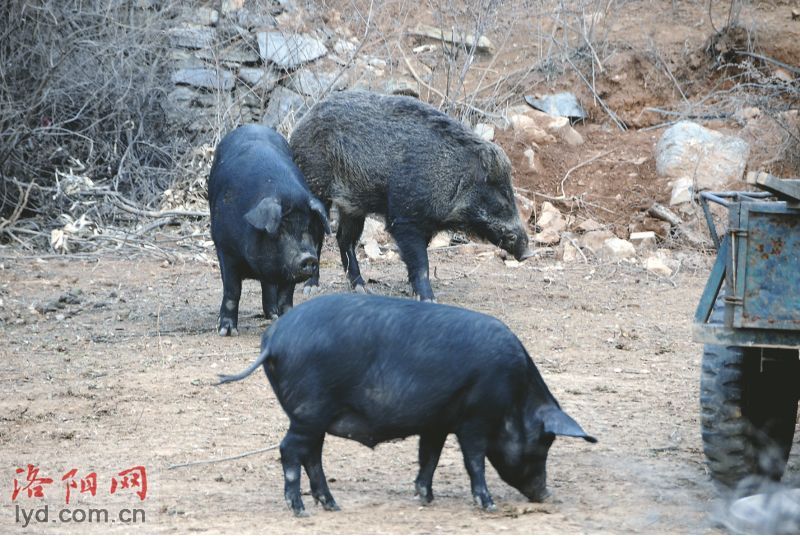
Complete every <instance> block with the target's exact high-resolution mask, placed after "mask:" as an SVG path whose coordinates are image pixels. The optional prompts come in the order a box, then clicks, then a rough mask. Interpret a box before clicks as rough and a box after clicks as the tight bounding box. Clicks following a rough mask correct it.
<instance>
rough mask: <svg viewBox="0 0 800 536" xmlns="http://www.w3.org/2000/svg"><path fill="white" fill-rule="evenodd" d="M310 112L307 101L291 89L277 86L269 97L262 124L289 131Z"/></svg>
mask: <svg viewBox="0 0 800 536" xmlns="http://www.w3.org/2000/svg"><path fill="white" fill-rule="evenodd" d="M308 110H309V107H308V105H307V104H306V101H305V99H304V98H303V96H302V95H298V94H297V93H295V92H294V91H292V90H291V89H288V88H285V87H283V86H275V89H273V90H272V93H270V96H269V102H268V103H267V109H266V111H265V112H264V116H263V117H262V118H261V123H262V124H264V125H267V126H270V127H273V128H278V127H282V128H283V129H287V128H288V127H289V126H292V125H294V124H295V123H296V122H297V120H298V119H300V118H301V117H302V116H303V114H305V113H306V112H307V111H308Z"/></svg>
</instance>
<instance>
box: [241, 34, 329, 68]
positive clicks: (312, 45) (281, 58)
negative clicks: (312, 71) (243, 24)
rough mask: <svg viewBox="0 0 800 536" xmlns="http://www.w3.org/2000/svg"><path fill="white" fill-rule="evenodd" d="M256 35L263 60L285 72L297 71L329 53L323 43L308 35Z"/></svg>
mask: <svg viewBox="0 0 800 536" xmlns="http://www.w3.org/2000/svg"><path fill="white" fill-rule="evenodd" d="M256 35H257V38H258V51H259V54H260V55H261V59H262V60H264V61H269V62H272V63H274V64H275V65H277V66H278V67H280V68H282V69H285V70H293V69H296V68H297V67H299V66H300V65H303V64H304V63H308V62H310V61H314V60H316V59H318V58H321V57H322V56H324V55H326V54H327V53H328V49H327V48H325V45H324V44H323V43H322V42H321V41H319V40H318V39H316V38H314V37H312V36H310V35H308V34H292V35H284V34H283V33H281V32H258V33H257V34H256Z"/></svg>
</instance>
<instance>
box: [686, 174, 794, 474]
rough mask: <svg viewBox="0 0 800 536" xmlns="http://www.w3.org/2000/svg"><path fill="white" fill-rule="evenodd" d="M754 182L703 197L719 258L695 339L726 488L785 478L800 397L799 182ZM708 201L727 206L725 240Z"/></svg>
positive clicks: (714, 459) (706, 427)
mask: <svg viewBox="0 0 800 536" xmlns="http://www.w3.org/2000/svg"><path fill="white" fill-rule="evenodd" d="M749 182H750V184H753V185H755V186H757V187H758V188H760V189H761V190H762V191H752V192H703V193H702V194H701V197H700V201H701V205H702V207H703V211H704V213H705V217H706V222H707V224H708V228H709V232H710V234H711V238H712V240H713V242H714V245H715V247H716V248H717V259H716V262H715V263H714V267H713V268H712V270H711V275H710V276H709V278H708V282H707V283H706V287H705V290H704V291H703V294H702V296H701V298H700V303H699V304H698V306H697V311H696V313H695V318H694V326H693V336H694V340H695V341H697V342H702V343H704V347H703V361H702V375H701V382H700V407H701V428H702V436H703V449H704V451H705V454H706V459H707V465H708V469H709V471H710V473H711V476H712V478H713V479H714V481H715V482H716V483H717V484H718V486H719V487H720V488H721V489H735V488H737V487H742V486H756V485H757V483H758V481H759V480H763V479H764V478H769V479H772V480H779V479H780V478H781V477H782V476H783V473H784V470H785V467H786V462H787V460H788V458H789V452H790V450H791V447H792V441H793V437H794V431H795V426H796V423H797V402H798V397H799V396H800V360H798V349H800V179H778V178H776V177H774V176H772V175H769V174H766V173H761V174H759V175H758V176H757V177H753V178H752V180H751V181H749ZM709 202H712V203H717V204H719V205H721V206H723V207H725V208H727V211H728V228H727V230H726V231H725V233H724V235H723V236H722V237H720V235H719V233H718V232H717V229H716V227H715V224H714V221H713V218H712V214H711V210H710V206H709ZM753 477H755V478H753Z"/></svg>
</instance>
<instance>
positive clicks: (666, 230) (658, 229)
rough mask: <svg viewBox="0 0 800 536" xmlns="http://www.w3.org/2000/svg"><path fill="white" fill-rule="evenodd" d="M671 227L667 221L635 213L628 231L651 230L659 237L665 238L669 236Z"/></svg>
mask: <svg viewBox="0 0 800 536" xmlns="http://www.w3.org/2000/svg"><path fill="white" fill-rule="evenodd" d="M671 227H672V226H671V225H670V224H669V222H666V221H663V220H659V219H656V218H651V217H649V216H645V215H643V214H637V215H636V216H635V217H634V221H633V222H631V224H630V225H629V226H628V233H639V232H643V231H653V232H654V233H655V234H656V236H657V237H658V238H659V239H661V240H666V239H668V238H669V236H670V229H671Z"/></svg>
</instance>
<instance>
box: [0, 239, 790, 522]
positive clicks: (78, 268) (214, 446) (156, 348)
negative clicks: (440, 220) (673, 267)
mask: <svg viewBox="0 0 800 536" xmlns="http://www.w3.org/2000/svg"><path fill="white" fill-rule="evenodd" d="M330 246H331V245H330V244H329V245H328V247H326V251H325V252H324V253H323V271H322V277H323V291H324V292H325V293H331V292H340V291H343V290H345V283H344V278H343V276H342V275H341V273H340V269H339V267H338V266H337V263H338V260H337V261H336V262H334V261H335V259H336V257H337V255H335V252H334V250H333V249H332V247H330ZM482 250H483V251H484V253H483V254H481V253H480V252H478V253H476V252H475V249H474V247H473V248H472V249H470V246H464V247H462V248H451V249H445V250H440V251H437V252H435V253H433V254H432V260H431V268H432V272H433V273H435V274H436V278H435V279H434V281H433V284H434V291H435V292H436V293H437V296H438V298H439V300H440V301H441V302H444V303H450V304H457V305H460V306H464V307H468V308H472V309H476V310H479V311H483V312H486V313H489V314H491V315H494V316H497V317H498V318H500V319H502V320H503V321H504V322H506V323H507V324H508V325H509V326H510V327H511V329H512V330H513V331H514V332H515V333H517V335H518V336H519V337H520V339H521V340H522V341H523V343H524V344H525V346H526V347H527V348H528V350H529V352H530V353H531V355H532V356H533V357H534V360H535V362H536V363H537V365H538V367H539V369H540V370H541V372H542V374H543V376H544V378H545V380H546V382H547V383H548V384H549V386H550V388H551V389H552V391H553V392H554V394H555V396H556V397H557V398H558V399H559V401H560V402H561V404H562V406H563V407H564V408H565V409H566V410H567V411H568V412H570V413H571V414H572V415H573V416H574V417H575V418H576V419H577V420H578V421H579V422H580V423H581V424H582V425H583V426H584V427H585V429H586V430H587V431H588V432H589V433H591V434H594V435H596V436H597V437H598V438H599V443H598V444H596V445H591V444H588V443H585V442H583V441H579V440H570V439H565V438H561V439H558V440H557V441H556V443H555V445H554V446H553V448H552V449H551V451H550V459H549V462H548V463H549V466H548V472H549V486H550V488H551V491H552V492H553V495H552V497H551V498H550V499H548V500H547V502H545V503H544V504H539V505H537V504H531V503H528V502H526V501H525V499H524V498H523V497H522V496H521V495H520V494H519V493H517V492H516V491H515V490H514V489H513V488H511V487H509V486H507V485H506V484H505V483H503V482H502V481H501V480H500V479H499V477H498V476H497V475H496V473H494V471H493V470H492V469H489V470H488V471H487V476H488V479H489V486H490V490H491V491H492V493H493V494H494V497H495V500H496V502H497V504H498V507H499V510H498V512H497V513H492V514H488V513H484V512H482V511H479V510H478V509H476V508H475V507H474V506H473V505H472V503H471V499H470V494H469V484H468V478H467V475H466V471H465V470H464V468H463V465H462V463H461V457H460V452H459V450H458V447H457V445H456V444H455V442H454V441H453V440H449V441H448V443H447V445H446V447H445V450H444V453H443V456H442V460H441V462H440V465H439V469H438V471H437V474H436V477H435V479H434V488H435V493H436V500H435V501H434V503H433V504H432V505H431V506H429V507H425V508H423V507H420V506H419V505H418V503H417V501H416V499H415V498H414V497H413V479H414V477H415V476H416V440H415V439H414V438H409V439H407V440H404V441H399V442H393V443H388V444H383V445H379V446H378V447H377V448H376V449H375V450H374V451H372V450H370V449H368V448H366V447H363V446H361V445H359V444H357V443H354V442H349V441H346V440H342V439H338V438H333V437H330V438H328V440H327V441H326V445H325V450H324V455H323V459H324V463H325V465H326V470H327V475H328V477H329V479H330V481H331V488H332V492H333V494H334V496H335V497H336V498H337V501H338V502H339V503H340V505H341V506H342V511H341V512H337V513H328V512H324V511H322V510H321V509H320V508H319V507H316V506H314V505H313V501H312V500H311V497H310V496H306V499H305V500H306V505H307V507H308V508H309V512H310V513H311V516H310V517H309V518H306V519H295V518H294V517H292V516H291V515H290V512H289V511H288V509H287V508H286V506H285V504H284V502H283V498H282V495H283V492H282V473H281V470H280V463H279V454H278V452H277V450H272V451H268V452H265V453H260V454H256V455H252V456H248V457H245V458H241V459H237V460H233V461H225V462H218V463H213V464H205V465H195V466H189V467H181V468H176V469H169V467H170V466H171V465H174V464H181V463H185V462H192V461H201V460H209V459H215V458H222V457H227V456H233V455H236V454H241V453H245V452H247V451H251V450H255V449H260V448H264V447H267V446H270V445H275V444H277V443H278V442H279V441H280V439H281V438H282V436H283V434H284V432H285V430H286V428H287V425H288V420H287V418H286V416H285V415H284V413H283V412H282V410H281V408H280V407H279V405H278V404H277V402H276V400H275V397H274V395H273V394H272V391H271V389H270V387H269V385H268V383H267V381H266V378H264V377H263V375H261V374H254V375H253V376H252V377H250V378H248V379H247V380H246V381H244V382H241V383H236V384H232V385H227V386H224V387H216V386H214V385H213V383H214V381H215V379H216V374H217V373H221V372H225V373H231V372H238V371H240V370H242V369H243V368H245V367H246V366H247V365H248V364H249V363H250V362H251V361H252V360H253V359H255V357H256V356H257V353H258V345H259V337H260V335H261V333H262V331H263V330H264V328H265V326H266V325H267V323H266V321H265V319H264V318H263V317H260V316H258V313H259V312H260V311H259V309H260V291H259V289H258V287H257V285H256V284H254V283H253V282H249V284H246V286H245V291H244V293H243V298H242V308H241V316H240V329H241V335H240V336H239V337H238V338H222V337H219V336H217V335H216V334H215V331H214V329H213V328H214V325H215V321H216V315H217V310H218V306H219V302H218V300H219V299H220V296H221V284H220V282H219V273H218V271H217V269H216V268H215V267H214V266H213V265H212V264H211V263H208V262H199V261H196V260H178V261H176V262H173V263H168V262H165V261H159V260H154V259H125V258H120V257H113V256H110V255H106V256H100V257H86V258H74V257H73V258H47V257H45V258H36V257H23V256H18V255H16V254H14V253H13V252H4V254H3V257H2V270H1V271H0V273H2V286H1V287H0V298H2V309H1V310H2V321H3V323H2V328H1V329H2V333H3V335H2V338H3V344H2V347H0V378H2V385H3V390H4V396H3V397H2V400H0V419H2V421H3V424H2V427H1V428H0V467H1V468H2V475H3V476H2V481H1V482H0V490H2V492H1V493H0V504H2V511H1V512H0V532H13V533H20V532H26V531H30V530H31V529H32V528H33V530H34V531H35V532H40V533H41V532H95V531H102V532H106V531H109V530H111V531H115V532H140V531H142V530H145V531H147V532H156V533H169V532H181V533H188V532H212V533H214V532H231V531H235V532H246V533H255V532H267V533H286V532H291V533H317V532H322V533H353V532H355V533H408V532H411V533H440V532H444V533H505V532H508V533H581V532H582V533H588V532H593V533H596V532H604V533H608V532H612V533H617V532H625V533H637V532H639V533H641V532H645V533H715V532H718V530H719V529H718V528H716V527H715V525H714V523H713V521H712V518H711V513H712V512H713V510H714V505H715V497H716V495H715V492H714V490H713V487H712V484H711V482H710V480H709V477H708V476H707V473H706V470H705V467H704V458H703V454H702V449H701V444H700V433H699V423H698V418H699V417H698V402H697V398H698V382H699V374H700V373H699V361H700V352H701V348H700V346H699V345H697V344H694V343H693V342H692V341H691V337H690V321H691V318H692V314H693V310H694V307H695V304H696V302H697V299H698V297H699V294H700V292H701V289H702V285H703V283H704V278H705V274H706V273H707V269H708V267H709V262H710V259H709V258H707V257H705V256H702V255H700V254H695V253H691V254H680V253H676V255H677V257H676V258H679V259H680V260H681V269H680V270H679V271H678V273H677V275H676V276H674V277H673V278H671V279H662V278H657V277H655V276H653V275H652V274H649V273H647V272H646V271H644V270H643V269H641V268H639V267H638V266H636V265H633V264H628V263H622V264H596V263H595V264H592V263H588V264H586V263H578V264H572V265H562V264H561V263H559V262H557V261H555V260H553V259H552V258H543V257H538V258H534V259H532V260H529V261H527V262H525V263H523V264H522V265H521V266H518V267H514V268H512V267H508V266H506V265H505V264H504V263H503V262H502V261H501V260H500V259H499V258H498V257H497V256H496V255H495V254H494V250H493V249H492V248H491V247H485V248H482ZM364 270H365V273H366V275H367V276H368V277H369V279H370V285H371V287H372V289H373V290H374V291H375V292H379V293H383V294H392V295H402V296H405V295H407V294H408V292H409V289H408V285H407V284H406V283H405V270H404V268H403V265H402V264H401V263H400V262H399V261H398V260H394V261H380V262H374V263H371V264H367V265H366V266H365V267H364ZM296 299H297V300H298V301H302V300H303V296H302V293H301V292H299V291H298V292H297V293H296ZM795 451H797V449H795ZM27 464H33V465H35V466H37V467H38V468H39V469H40V471H41V472H40V474H39V476H40V477H47V478H52V479H53V483H52V484H50V485H45V486H44V494H45V498H44V499H36V498H32V499H30V498H27V496H26V495H25V492H24V491H23V492H22V494H21V495H20V496H19V497H18V498H17V499H16V501H13V502H12V501H10V500H9V499H10V497H11V493H12V491H13V487H14V479H19V482H20V486H21V485H22V483H24V479H23V475H19V474H16V473H15V471H16V469H17V468H25V467H26V466H27ZM134 466H144V467H145V469H146V471H147V476H148V490H147V495H146V497H145V499H144V500H141V501H140V500H138V499H136V498H135V497H134V496H133V495H132V492H133V491H136V490H135V489H128V490H124V492H125V493H127V495H124V494H122V493H121V492H120V490H117V492H116V494H110V493H109V488H108V486H109V482H110V479H111V477H114V476H116V475H117V473H118V472H120V471H121V470H124V469H126V468H129V467H134ZM71 468H75V469H77V470H78V471H77V475H76V476H77V477H83V476H84V475H86V474H87V473H89V472H91V471H95V472H96V473H97V475H98V481H99V482H101V484H99V486H98V491H97V495H96V496H95V497H94V498H92V497H89V495H88V494H85V493H83V494H80V493H78V491H77V490H73V491H72V497H73V498H72V502H71V503H70V507H88V506H92V505H94V506H99V507H104V508H109V509H110V508H111V506H109V505H114V508H116V507H117V506H120V505H121V506H126V505H127V507H130V508H143V509H144V510H145V512H146V526H145V527H142V526H136V525H126V524H121V523H116V524H113V525H108V524H75V523H72V524H64V523H54V522H53V521H52V520H51V521H50V522H49V523H48V524H38V525H36V526H34V527H30V526H29V527H28V528H27V529H23V528H22V525H21V524H19V523H18V522H16V521H15V516H18V515H19V514H18V512H17V510H16V508H17V507H22V508H34V507H41V506H42V505H44V504H48V505H49V507H50V509H56V508H62V507H64V506H65V504H64V500H65V498H64V494H65V487H64V485H65V483H64V482H62V481H61V477H62V475H64V474H65V473H66V472H67V471H69V470H70V469H71ZM798 468H800V459H798V456H797V455H796V454H795V455H793V458H792V460H791V461H790V469H789V471H790V474H791V471H792V470H793V469H794V470H796V469H798ZM304 490H305V491H307V481H305V480H304ZM114 511H116V510H114ZM52 515H53V514H52V513H51V517H52Z"/></svg>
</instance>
